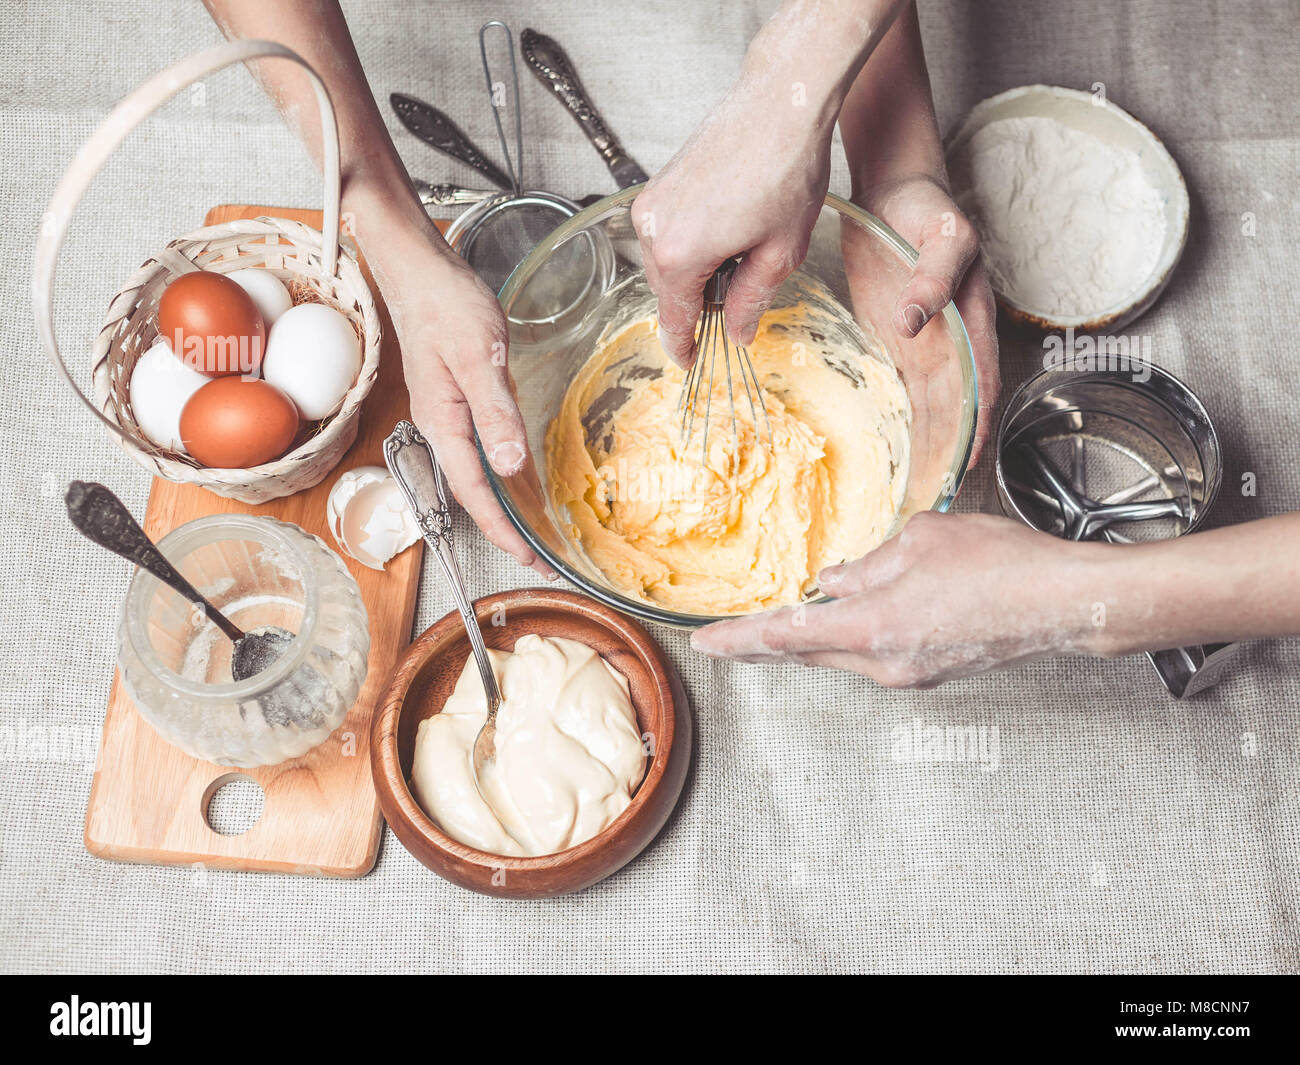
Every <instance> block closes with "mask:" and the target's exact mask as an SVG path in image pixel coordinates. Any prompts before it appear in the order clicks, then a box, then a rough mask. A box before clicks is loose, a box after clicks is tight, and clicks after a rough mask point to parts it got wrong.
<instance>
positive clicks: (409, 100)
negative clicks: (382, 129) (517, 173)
mask: <svg viewBox="0 0 1300 1065" xmlns="http://www.w3.org/2000/svg"><path fill="white" fill-rule="evenodd" d="M388 102H389V103H390V104H391V105H392V107H393V110H394V111H395V112H396V113H397V117H398V118H400V119H401V120H402V125H404V126H405V127H406V128H407V129H408V130H410V131H411V132H412V133H414V134H415V135H416V136H417V137H419V138H420V140H422V141H424V143H425V144H427V145H429V147H431V148H436V149H437V150H438V151H440V152H442V153H443V154H444V155H449V156H451V157H452V158H453V159H455V160H456V161H457V162H461V163H464V164H465V165H466V166H471V167H473V168H474V169H475V170H477V171H478V172H479V173H480V174H482V175H483V176H484V177H485V178H487V179H488V180H489V181H490V182H492V184H493V185H496V186H497V188H501V189H509V188H512V187H513V185H512V183H511V180H510V177H509V175H507V174H506V173H505V171H503V170H502V169H501V168H500V167H499V166H497V165H496V164H495V163H493V162H490V161H489V160H488V158H487V156H485V155H484V154H483V153H482V152H481V151H480V150H479V148H478V145H476V144H475V143H474V142H473V141H471V140H470V139H469V138H468V137H467V136H465V134H464V133H462V132H461V131H460V128H459V127H458V126H457V125H456V123H455V122H453V121H452V120H451V119H450V118H448V117H447V116H446V115H445V114H444V113H443V112H441V111H439V110H438V109H437V108H436V107H430V106H429V105H428V104H426V103H425V102H424V101H423V100H417V99H416V98H415V97H413V96H404V95H403V94H402V93H400V92H395V93H393V94H391V95H390V96H389V97H388Z"/></svg>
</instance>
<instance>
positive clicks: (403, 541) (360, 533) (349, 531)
mask: <svg viewBox="0 0 1300 1065" xmlns="http://www.w3.org/2000/svg"><path fill="white" fill-rule="evenodd" d="M325 510H326V518H327V520H328V521H329V526H330V532H331V533H333V534H334V539H335V541H336V542H337V543H338V545H339V547H341V548H342V549H343V551H344V552H345V553H346V554H348V555H350V556H351V557H352V558H355V559H356V560H357V561H358V562H360V563H361V564H362V565H363V566H369V567H370V568H371V569H377V570H382V569H383V568H384V563H385V562H388V561H389V560H390V559H392V558H394V557H396V556H397V555H398V554H400V553H401V552H403V551H405V550H406V549H407V548H408V547H410V546H411V545H412V544H413V543H415V541H416V540H418V539H419V538H420V530H419V527H418V526H417V525H416V524H415V517H414V516H413V515H412V514H411V511H410V508H409V507H408V506H407V505H406V500H405V499H403V498H402V490H401V489H400V488H398V486H397V482H396V481H395V480H393V477H392V474H390V473H389V472H388V471H387V470H386V469H384V467H382V466H358V467H357V468H356V469H353V470H348V471H347V472H346V473H344V474H343V475H342V476H341V477H340V478H339V479H338V480H337V481H335V482H334V487H333V488H331V489H330V494H329V499H328V500H327V501H326V504H325Z"/></svg>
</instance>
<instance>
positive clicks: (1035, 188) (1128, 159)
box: [949, 117, 1165, 318]
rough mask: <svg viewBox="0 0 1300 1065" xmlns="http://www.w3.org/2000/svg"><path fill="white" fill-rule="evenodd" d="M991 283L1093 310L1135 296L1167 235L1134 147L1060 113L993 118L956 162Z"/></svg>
mask: <svg viewBox="0 0 1300 1065" xmlns="http://www.w3.org/2000/svg"><path fill="white" fill-rule="evenodd" d="M949 162H950V166H951V170H952V181H953V188H954V190H955V194H956V200H957V204H958V206H960V207H961V209H962V210H963V211H965V212H966V213H967V214H968V215H969V216H970V217H971V219H972V220H973V221H974V223H975V226H976V228H977V229H978V230H979V234H980V239H981V241H982V244H983V252H984V259H985V262H986V263H987V264H988V268H989V272H990V274H991V275H992V279H993V285H994V288H996V289H997V290H998V291H1000V292H1001V293H1002V294H1003V295H1005V296H1006V297H1008V298H1009V299H1010V300H1011V301H1013V302H1014V303H1016V304H1017V305H1019V306H1020V307H1022V308H1023V309H1025V310H1027V311H1031V312H1036V313H1039V314H1045V315H1052V316H1058V317H1067V318H1069V317H1088V316H1092V315H1097V314H1100V313H1101V312H1103V311H1107V310H1110V309H1112V308H1114V307H1115V306H1116V305H1118V304H1121V303H1123V302H1125V301H1126V300H1128V299H1130V298H1132V297H1134V296H1136V295H1137V294H1138V292H1139V290H1140V289H1141V287H1142V285H1143V282H1145V281H1146V280H1147V279H1148V278H1149V277H1150V276H1151V273H1152V271H1153V270H1154V269H1155V265H1156V261H1157V259H1158V258H1159V255H1160V249H1161V245H1162V244H1163V243H1164V234H1165V213H1164V197H1163V196H1162V194H1161V193H1160V192H1159V191H1158V190H1157V189H1155V188H1153V187H1152V185H1151V184H1150V182H1148V181H1147V179H1146V176H1145V175H1144V174H1143V172H1142V166H1141V163H1140V162H1139V160H1138V157H1137V155H1136V154H1134V153H1133V152H1130V151H1126V150H1124V149H1121V148H1115V147H1112V146H1111V145H1109V144H1106V143H1105V142H1104V141H1102V140H1100V139H1098V138H1097V137H1094V136H1092V135H1091V134H1089V133H1084V132H1081V131H1080V130H1076V129H1073V128H1071V127H1070V126H1067V125H1065V124H1063V123H1061V122H1058V121H1056V120H1055V119H1052V118H1038V117H1031V118H1005V119H1000V120H998V121H996V122H990V123H989V124H988V125H987V126H984V127H983V128H982V129H980V130H979V131H978V132H976V133H975V134H974V136H972V137H971V138H970V139H969V140H968V141H967V142H966V143H965V144H963V145H962V146H961V147H960V148H959V149H958V150H957V151H956V152H954V153H953V155H952V157H951V159H950V160H949Z"/></svg>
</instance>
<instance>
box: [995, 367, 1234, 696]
mask: <svg viewBox="0 0 1300 1065" xmlns="http://www.w3.org/2000/svg"><path fill="white" fill-rule="evenodd" d="M1222 470H1223V462H1222V454H1221V451H1220V448H1219V438H1218V434H1217V433H1216V432H1215V431H1214V425H1213V423H1211V421H1210V417H1209V414H1208V413H1207V412H1206V410H1205V407H1204V406H1203V405H1202V403H1201V401H1200V400H1199V399H1197V397H1196V395H1195V394H1194V393H1193V392H1192V390H1191V389H1189V388H1188V387H1187V386H1186V385H1184V384H1183V383H1182V382H1181V381H1179V380H1178V379H1177V378H1176V377H1174V376H1173V375H1172V374H1170V373H1167V372H1166V371H1164V370H1161V369H1160V368H1159V367H1156V366H1151V365H1148V364H1143V365H1141V366H1137V365H1131V366H1130V367H1129V368H1127V369H1109V368H1106V369H1098V368H1095V367H1094V366H1093V365H1092V364H1090V363H1086V362H1084V361H1082V360H1076V361H1074V362H1070V361H1067V362H1065V363H1064V364H1063V365H1062V366H1061V367H1052V368H1049V369H1045V370H1042V371H1040V372H1039V373H1037V374H1036V375H1035V376H1033V377H1031V378H1030V379H1029V380H1028V381H1026V382H1025V383H1024V384H1023V385H1021V386H1020V388H1019V389H1018V390H1017V391H1016V393H1015V395H1013V396H1012V397H1011V400H1010V401H1009V402H1008V404H1007V409H1006V412H1005V413H1004V414H1003V417H1002V424H1001V426H1000V428H999V431H998V447H997V482H998V498H999V500H1000V501H1001V504H1002V509H1003V511H1004V512H1005V513H1006V514H1007V515H1008V516H1010V517H1015V518H1019V519H1020V520H1021V521H1023V522H1024V523H1025V524H1026V525H1029V526H1031V527H1032V528H1035V529H1039V530H1040V531H1042V532H1048V533H1051V534H1052V535H1054V536H1059V537H1062V538H1064V539H1067V540H1107V541H1109V542H1111V543H1136V542H1140V541H1151V540H1164V539H1169V538H1171V537H1174V536H1181V535H1182V534H1184V533H1186V532H1190V531H1192V530H1193V529H1195V528H1197V527H1198V526H1199V525H1200V524H1201V522H1202V521H1203V520H1204V518H1205V515H1206V513H1207V512H1208V511H1209V508H1210V506H1211V505H1212V504H1213V502H1214V498H1215V496H1216V495H1217V493H1218V490H1219V481H1220V477H1221V475H1222ZM1236 647H1237V645H1236V644H1206V645H1204V646H1200V647H1186V648H1173V649H1170V650H1165V651H1156V652H1152V653H1150V654H1149V655H1148V656H1147V657H1148V658H1150V659H1151V663H1152V665H1153V666H1154V667H1155V669H1156V672H1157V673H1158V674H1159V675H1160V679H1161V681H1162V682H1163V683H1164V685H1165V687H1166V688H1168V689H1169V691H1170V693H1171V694H1172V695H1173V696H1174V697H1175V698H1182V697H1183V696H1186V695H1194V694H1195V693H1196V692H1198V691H1203V690H1204V689H1206V688H1208V687H1211V686H1212V685H1213V684H1215V683H1217V681H1218V680H1219V678H1220V676H1221V674H1222V671H1223V668H1224V666H1225V665H1226V664H1227V661H1228V659H1229V658H1231V657H1232V655H1233V653H1234V652H1235V650H1236Z"/></svg>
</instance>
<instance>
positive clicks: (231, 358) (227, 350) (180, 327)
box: [158, 270, 266, 377]
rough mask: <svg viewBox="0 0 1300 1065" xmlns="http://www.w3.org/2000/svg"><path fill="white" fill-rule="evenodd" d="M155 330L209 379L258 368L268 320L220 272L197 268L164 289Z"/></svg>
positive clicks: (264, 344)
mask: <svg viewBox="0 0 1300 1065" xmlns="http://www.w3.org/2000/svg"><path fill="white" fill-rule="evenodd" d="M158 331H159V332H160V333H161V334H162V336H163V338H164V339H165V340H166V341H167V343H169V344H170V345H171V346H172V351H174V352H176V355H177V356H178V357H179V358H180V359H181V360H182V361H183V362H184V363H185V364H186V365H187V366H190V367H192V368H193V369H195V370H198V371H199V373H204V374H207V375H208V376H209V377H225V376H228V375H235V374H256V373H258V372H259V371H260V370H261V367H262V355H263V353H264V352H265V350H266V323H265V322H264V321H263V319H262V313H261V312H260V311H259V310H258V309H257V304H255V303H254V302H253V298H252V297H251V296H250V295H249V294H248V293H247V292H245V291H244V290H243V289H242V288H241V287H240V286H239V284H238V283H237V282H235V281H231V280H230V278H228V277H226V276H225V275H224V274H216V273H212V272H211V271H208V270H196V271H195V272H194V273H191V274H182V275H181V276H180V277H178V278H176V280H175V281H173V282H172V283H171V284H169V285H168V286H167V287H166V288H165V289H163V294H162V298H161V299H160V300H159V301H158Z"/></svg>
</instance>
